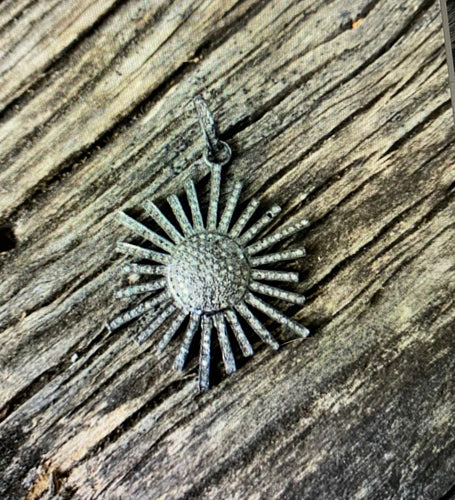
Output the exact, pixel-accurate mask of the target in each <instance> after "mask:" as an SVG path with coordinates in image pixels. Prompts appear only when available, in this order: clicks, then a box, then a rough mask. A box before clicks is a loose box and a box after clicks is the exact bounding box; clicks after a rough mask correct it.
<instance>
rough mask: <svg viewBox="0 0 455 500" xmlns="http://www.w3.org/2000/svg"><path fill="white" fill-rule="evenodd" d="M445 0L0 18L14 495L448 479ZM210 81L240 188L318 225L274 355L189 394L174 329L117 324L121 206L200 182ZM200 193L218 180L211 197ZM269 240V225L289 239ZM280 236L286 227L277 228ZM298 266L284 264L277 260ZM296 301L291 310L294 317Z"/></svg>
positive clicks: (454, 397) (206, 4)
mask: <svg viewBox="0 0 455 500" xmlns="http://www.w3.org/2000/svg"><path fill="white" fill-rule="evenodd" d="M439 9H440V7H439V2H438V1H437V0H404V1H401V2H396V1H395V0H373V1H372V0H353V1H350V2H345V1H344V0H331V1H328V2H327V1H322V0H301V1H296V2H289V1H285V0H278V1H272V0H227V1H223V2H221V1H210V0H194V1H191V2H188V1H187V0H174V1H164V0H160V1H154V2H149V1H146V0H77V1H76V0H60V1H57V0H50V1H44V0H43V1H37V0H5V1H4V2H2V3H1V4H0V40H1V51H0V110H1V111H0V226H1V228H0V246H1V250H2V252H0V346H1V347H0V421H1V422H0V471H1V474H0V498H2V499H14V500H16V499H18V498H27V499H38V498H41V499H44V498H47V497H49V487H50V484H52V485H53V486H52V488H53V490H54V493H53V496H54V497H55V498H73V499H84V500H85V499H109V500H112V499H130V498H134V499H142V498H144V499H150V498H153V499H159V498H162V499H183V498H238V499H245V498H253V499H262V498H264V499H265V498H266V499H273V498H286V499H290V498H324V499H340V498H349V499H370V498H388V499H389V498H392V499H403V498H410V499H411V498H412V499H415V498H423V499H436V498H441V497H443V495H446V496H445V498H449V496H450V495H452V494H453V493H454V491H455V472H454V471H455V383H454V382H455V380H454V378H455V375H454V374H455V356H454V347H455V345H454V344H455V340H454V338H455V337H454V327H453V324H454V316H455V308H454V307H453V306H454V299H453V297H454V288H455V285H454V284H455V272H454V237H455V234H454V232H455V230H454V208H455V206H454V205H455V204H454V196H453V195H454V177H455V172H454V168H453V165H454V160H455V151H454V142H455V141H454V134H453V130H454V129H453V115H452V111H451V108H450V98H449V91H448V74H447V66H446V60H445V53H444V39H443V32H442V26H441V17H440V11H439ZM199 93H203V94H204V96H205V97H206V99H207V100H208V101H209V102H210V105H211V108H212V110H213V113H214V115H215V117H216V119H217V121H218V123H219V128H220V131H221V133H222V135H223V138H224V139H225V140H226V141H228V142H229V144H230V145H231V146H232V148H233V150H234V160H233V162H232V164H231V166H230V167H229V169H228V170H227V171H226V175H225V186H226V185H227V187H225V189H224V190H223V191H222V193H221V202H223V201H224V200H225V199H226V193H227V190H228V189H229V186H231V185H232V182H233V179H234V178H235V179H239V178H241V179H244V180H245V189H244V192H243V194H242V198H241V200H240V202H241V204H243V206H244V205H245V202H246V201H247V200H248V199H249V198H250V197H251V196H253V195H254V196H256V197H258V198H259V199H260V200H261V203H265V204H271V203H272V202H277V203H279V204H280V205H281V206H282V207H283V211H282V213H281V214H280V215H279V216H278V217H277V222H276V224H277V225H278V224H282V223H283V222H288V221H289V222H291V223H292V222H297V221H299V220H300V219H302V218H308V219H309V220H310V221H311V226H310V228H309V229H308V231H307V232H306V233H304V234H303V235H296V236H294V237H292V238H291V244H290V245H289V247H290V248H291V247H292V246H293V245H294V246H296V245H299V244H303V245H304V246H305V247H306V249H307V252H308V256H307V258H306V259H302V260H300V261H298V262H297V263H292V266H291V264H290V266H289V270H290V269H291V267H292V269H293V270H294V269H297V270H298V271H299V272H300V276H301V279H302V280H301V283H300V284H299V285H298V286H296V287H295V291H298V292H302V293H304V295H306V296H307V298H308V300H307V303H306V304H305V305H304V306H292V307H286V306H285V307H284V308H283V309H284V311H285V312H286V313H287V314H289V315H291V316H293V317H294V319H296V320H298V321H299V322H301V324H304V325H306V326H308V327H309V329H310V330H311V332H312V335H311V336H310V337H309V338H308V339H306V340H304V341H294V340H293V338H292V336H290V335H289V333H288V332H286V331H284V330H281V329H280V328H278V326H277V325H276V324H273V323H269V326H270V328H271V329H272V331H273V333H274V335H275V336H276V337H277V338H279V339H280V341H281V343H282V344H283V345H282V347H281V349H280V350H279V351H278V352H274V351H272V350H271V349H269V348H267V347H265V346H263V345H262V344H261V343H260V342H255V343H254V345H253V348H254V349H255V351H256V353H257V354H256V356H254V357H253V358H251V359H249V360H246V361H242V357H241V354H240V353H239V352H237V353H236V360H237V364H238V368H239V370H238V371H237V372H236V373H235V374H233V375H230V376H228V377H227V376H225V375H224V372H223V369H222V362H221V357H220V354H219V352H218V353H215V359H216V365H217V366H216V367H215V372H214V374H213V377H212V381H211V383H212V385H213V388H212V390H210V391H209V392H208V393H206V394H203V395H200V396H197V395H196V391H195V381H194V376H195V374H196V371H197V363H196V361H197V360H196V357H195V356H193V358H192V360H191V361H190V364H189V365H188V368H187V370H186V371H185V372H184V373H183V375H182V374H180V373H176V372H174V371H172V369H171V365H172V361H173V359H174V357H175V355H176V354H177V352H178V348H179V342H172V343H171V345H170V346H169V348H168V349H167V351H164V352H163V353H162V354H160V355H158V354H156V350H155V347H156V345H157V343H158V342H159V339H160V338H161V336H162V334H163V333H164V331H165V328H162V329H161V330H160V331H159V332H157V335H156V336H155V335H154V336H153V337H152V338H151V339H150V340H149V341H147V342H146V343H144V344H143V345H142V346H141V347H138V346H137V345H136V344H135V343H134V342H131V339H130V336H131V335H134V334H136V333H137V332H139V331H140V322H139V323H133V324H131V325H130V326H128V327H126V328H123V329H120V330H119V331H118V332H116V333H114V334H112V335H109V332H108V331H107V329H106V328H105V326H104V324H105V321H106V319H109V318H112V317H114V316H115V315H116V314H118V313H120V312H121V311H123V310H125V308H126V307H127V305H128V300H126V301H125V300H123V299H122V300H119V299H115V298H114V292H115V290H116V289H117V288H118V287H119V286H120V284H121V283H122V276H121V273H120V272H119V269H120V266H121V264H122V263H123V262H124V261H125V259H124V257H121V256H119V255H118V254H117V253H116V252H115V245H116V242H117V240H122V239H128V230H127V229H125V228H123V227H121V226H120V224H118V223H117V222H116V221H115V219H114V217H113V214H114V212H115V211H116V210H118V209H124V210H127V212H128V213H130V214H132V215H134V216H137V217H138V218H139V219H140V218H141V217H142V216H143V215H142V212H141V211H140V210H139V209H138V207H140V205H141V203H142V202H143V201H144V200H146V199H154V200H158V201H157V203H160V200H163V199H164V198H165V197H166V196H167V195H169V194H171V193H173V192H174V191H175V190H177V191H179V190H180V192H181V191H182V189H183V184H184V181H185V179H186V178H187V177H188V175H190V174H192V175H195V176H197V177H198V178H199V179H201V186H202V188H201V189H202V190H203V191H204V189H205V191H207V188H206V187H205V188H204V186H206V184H207V177H206V176H205V174H206V173H207V171H206V170H205V169H204V168H203V163H201V162H199V159H200V157H201V148H202V140H201V138H200V134H199V131H198V128H197V127H198V125H197V123H196V120H195V115H194V112H193V108H192V105H191V99H192V97H193V96H194V95H196V94H199ZM204 183H205V184H204ZM275 227H276V226H275ZM272 229H273V228H272ZM284 269H286V266H285V267H284ZM282 306H283V304H281V305H280V307H282Z"/></svg>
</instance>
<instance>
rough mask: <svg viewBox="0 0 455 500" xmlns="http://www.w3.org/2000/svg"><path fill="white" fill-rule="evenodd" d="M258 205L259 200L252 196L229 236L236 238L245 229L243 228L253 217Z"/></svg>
mask: <svg viewBox="0 0 455 500" xmlns="http://www.w3.org/2000/svg"><path fill="white" fill-rule="evenodd" d="M258 206H259V201H258V200H256V198H252V199H251V200H250V202H249V203H248V205H247V206H246V208H245V210H244V211H243V212H242V213H241V214H240V217H239V218H238V219H237V222H236V223H235V224H234V226H233V227H232V229H231V230H230V231H229V236H230V237H231V238H236V237H237V236H238V235H239V234H240V233H241V232H242V231H243V228H244V227H245V226H246V225H247V223H248V221H249V220H250V219H251V217H252V215H253V214H254V212H255V211H256V209H257V208H258Z"/></svg>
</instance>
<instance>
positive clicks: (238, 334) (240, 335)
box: [223, 309, 254, 357]
mask: <svg viewBox="0 0 455 500" xmlns="http://www.w3.org/2000/svg"><path fill="white" fill-rule="evenodd" d="M223 314H224V317H225V318H226V319H227V320H228V322H229V324H230V325H231V328H232V331H233V332H234V335H235V338H236V339H237V342H238V343H239V346H240V349H241V350H242V354H243V355H244V356H245V357H247V356H252V355H253V354H254V351H253V348H252V347H251V344H250V342H249V340H248V339H247V337H246V335H245V332H244V331H243V328H242V325H241V324H240V323H239V320H238V318H237V316H236V314H235V312H234V311H231V310H230V309H227V310H226V311H224V313H223Z"/></svg>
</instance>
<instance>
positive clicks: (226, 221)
mask: <svg viewBox="0 0 455 500" xmlns="http://www.w3.org/2000/svg"><path fill="white" fill-rule="evenodd" d="M242 187H243V183H242V182H236V183H235V184H234V188H233V189H232V191H231V193H230V194H229V198H228V199H227V202H226V207H225V208H224V211H223V215H222V216H221V220H220V224H219V226H218V231H219V232H220V233H221V234H225V233H227V232H228V230H229V226H230V224H231V219H232V216H233V215H234V211H235V208H236V206H237V203H238V201H239V198H240V193H241V191H242Z"/></svg>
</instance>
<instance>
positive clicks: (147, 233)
mask: <svg viewBox="0 0 455 500" xmlns="http://www.w3.org/2000/svg"><path fill="white" fill-rule="evenodd" d="M119 220H120V222H121V223H122V224H123V225H124V226H126V227H127V228H128V229H131V231H133V232H134V233H136V234H138V235H139V236H142V237H143V238H144V239H146V240H149V241H151V242H152V243H153V244H154V245H156V246H157V247H159V248H161V249H163V250H164V251H165V252H172V249H173V248H174V244H173V243H171V242H170V241H168V240H165V239H164V238H162V237H161V236H160V235H158V234H156V233H155V232H154V231H152V230H151V229H149V228H148V227H146V226H144V224H141V223H140V222H138V221H137V220H135V219H133V218H132V217H130V216H129V215H127V214H126V213H125V212H119Z"/></svg>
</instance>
